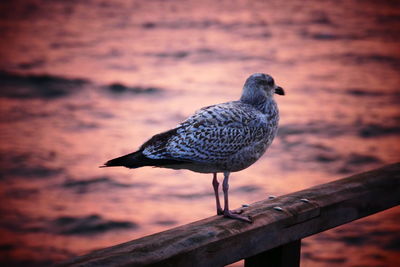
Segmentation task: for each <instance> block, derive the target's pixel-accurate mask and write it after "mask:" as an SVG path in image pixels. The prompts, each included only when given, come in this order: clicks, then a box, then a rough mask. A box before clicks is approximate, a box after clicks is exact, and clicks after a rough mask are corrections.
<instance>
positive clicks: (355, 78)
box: [0, 0, 400, 266]
mask: <svg viewBox="0 0 400 267" xmlns="http://www.w3.org/2000/svg"><path fill="white" fill-rule="evenodd" d="M0 34H1V42H0V140H1V141H0V265H2V266H45V265H49V264H51V263H54V262H57V261H61V260H64V259H67V258H69V257H72V256H75V255H80V254H83V253H87V252H90V251H92V250H93V249H98V248H102V247H105V246H110V245H114V244H117V243H120V242H125V241H128V240H132V239H136V238H139V237H142V236H145V235H148V234H151V233H155V232H159V231H162V230H166V229H169V228H171V227H175V226H178V225H182V224H186V223H189V222H192V221H195V220H199V219H202V218H204V217H208V216H211V215H214V213H215V207H214V205H215V204H214V196H213V190H212V186H211V179H212V175H211V174H209V175H206V174H197V173H192V172H189V171H184V170H182V171H173V170H166V169H156V168H141V169H135V170H128V169H123V168H109V169H99V168H98V166H99V165H101V164H102V163H104V162H105V161H106V160H108V159H111V158H113V157H117V156H120V155H122V154H124V153H129V152H132V151H134V150H136V149H137V148H138V147H139V146H140V145H141V144H142V143H143V142H144V141H146V140H147V139H148V138H149V137H151V136H152V135H153V134H156V133H158V132H160V131H164V130H167V129H169V128H172V127H174V126H175V125H177V124H178V123H179V122H181V121H182V120H183V119H185V118H186V117H187V116H189V115H191V114H192V113H193V112H194V111H195V110H196V109H198V108H201V107H203V106H206V105H211V104H216V103H221V102H226V101H230V100H236V99H238V98H239V97H240V93H241V89H242V86H243V83H244V81H245V79H246V78H247V77H248V76H249V75H250V74H252V73H254V72H264V73H269V74H271V75H272V76H273V77H274V78H275V81H276V82H277V84H278V85H280V86H282V87H283V88H284V89H285V91H286V96H283V97H280V96H277V97H276V99H277V102H278V104H279V107H280V111H281V121H280V132H279V136H278V137H277V138H276V139H275V141H274V143H273V144H272V146H271V147H270V149H269V150H268V151H267V153H266V154H265V155H264V156H263V157H262V158H261V159H260V160H259V161H258V162H257V163H256V164H254V165H253V166H251V167H250V168H248V169H246V170H244V171H241V172H238V173H233V174H232V176H231V194H230V200H231V205H232V207H238V206H240V205H241V204H243V203H252V202H255V201H258V200H261V199H265V198H267V197H268V196H269V195H282V194H286V193H290V192H294V191H297V190H301V189H305V188H307V187H310V186H313V185H317V184H320V183H326V182H328V181H332V180H335V179H339V178H342V177H345V176H349V175H351V174H355V173H358V172H362V171H367V170H370V169H373V168H377V167H380V166H383V165H385V164H389V163H394V162H397V161H399V160H400V145H399V141H400V124H399V123H400V110H399V103H400V89H399V84H400V49H399V48H400V4H399V1H357V0H349V1H345V0H341V1H340V0H339V1H336V0H335V1H333V0H332V1H317V0H312V1H301V0H287V1H278V0H271V1H250V0H249V1H246V0H237V1H211V0H205V1H196V0H188V1H173V0H171V1H158V0H150V1H122V0H107V1H95V0H92V1H49V0H16V1H7V0H6V1H1V3H0ZM399 221H400V210H399V208H394V209H390V210H387V211H385V212H382V213H379V214H376V215H373V216H371V217H368V218H365V219H362V220H359V221H356V222H353V223H351V224H348V225H345V226H342V227H338V228H335V229H332V230H330V231H327V232H324V233H321V234H318V235H315V236H313V237H310V238H306V239H304V240H303V247H302V266H335V265H340V266H399V265H400V258H399V255H400V254H399V253H400V225H399ZM235 266H241V263H237V264H235Z"/></svg>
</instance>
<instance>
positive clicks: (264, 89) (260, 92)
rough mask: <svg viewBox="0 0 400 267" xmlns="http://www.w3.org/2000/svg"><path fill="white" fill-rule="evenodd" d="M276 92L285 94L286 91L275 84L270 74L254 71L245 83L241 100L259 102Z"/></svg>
mask: <svg viewBox="0 0 400 267" xmlns="http://www.w3.org/2000/svg"><path fill="white" fill-rule="evenodd" d="M274 94H278V95H284V94H285V91H284V90H283V89H282V87H280V86H278V85H276V84H275V81H274V79H273V78H272V77H271V76H270V75H268V74H264V73H254V74H252V75H251V76H250V77H249V78H247V80H246V82H245V83H244V86H243V94H242V97H241V100H242V101H244V102H248V103H254V104H257V103H260V102H263V101H264V100H265V99H266V98H272V97H273V96H274Z"/></svg>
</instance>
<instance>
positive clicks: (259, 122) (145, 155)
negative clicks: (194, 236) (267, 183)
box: [101, 73, 285, 223]
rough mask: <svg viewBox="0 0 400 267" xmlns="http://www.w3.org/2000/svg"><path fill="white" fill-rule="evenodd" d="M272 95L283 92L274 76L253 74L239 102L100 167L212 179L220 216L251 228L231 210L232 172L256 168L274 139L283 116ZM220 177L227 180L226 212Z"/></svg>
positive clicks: (203, 112)
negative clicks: (183, 172)
mask: <svg viewBox="0 0 400 267" xmlns="http://www.w3.org/2000/svg"><path fill="white" fill-rule="evenodd" d="M274 94H278V95H284V94H285V92H284V90H283V89H282V88H281V87H279V86H277V85H276V84H275V81H274V79H273V78H272V77H271V76H270V75H268V74H263V73H255V74H252V75H251V76H250V77H249V78H247V80H246V82H245V83H244V86H243V91H242V95H241V97H240V99H239V100H237V101H230V102H226V103H222V104H217V105H212V106H207V107H204V108H201V109H200V110H198V111H196V112H195V113H194V114H193V115H192V116H191V117H189V118H187V119H186V120H185V121H183V122H182V123H180V124H179V125H178V126H177V127H175V128H173V129H171V130H168V131H165V132H162V133H159V134H156V135H154V136H153V137H151V138H150V139H149V140H148V141H146V142H145V143H144V144H143V145H142V146H141V147H140V148H139V149H138V150H137V151H135V152H133V153H130V154H127V155H124V156H121V157H118V158H114V159H111V160H109V161H107V162H106V163H105V164H104V165H103V166H101V167H113V166H123V167H127V168H139V167H144V166H153V167H162V168H169V169H175V170H177V169H187V170H191V171H194V172H199V173H212V174H213V180H212V185H213V189H214V194H215V201H216V207H217V215H223V216H224V217H227V218H232V219H237V220H241V221H245V222H249V223H251V222H252V218H251V217H250V216H244V215H242V214H241V213H242V212H243V210H241V209H239V210H230V209H229V201H228V190H229V182H228V180H229V175H230V173H231V172H237V171H241V170H243V169H245V168H247V167H249V166H250V165H252V164H253V163H255V162H256V161H257V160H258V159H259V158H260V157H261V156H262V155H263V154H264V153H265V151H266V150H267V148H268V147H269V146H270V145H271V143H272V141H273V139H274V138H275V136H276V134H277V131H278V122H279V110H278V106H277V104H276V102H275V100H274ZM217 173H223V175H224V179H223V183H222V190H223V193H224V208H223V209H222V207H221V202H220V199H219V194H218V188H219V182H218V180H217Z"/></svg>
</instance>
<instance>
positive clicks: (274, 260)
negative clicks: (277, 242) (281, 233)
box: [244, 240, 301, 267]
mask: <svg viewBox="0 0 400 267" xmlns="http://www.w3.org/2000/svg"><path fill="white" fill-rule="evenodd" d="M300 251H301V240H296V241H293V242H290V243H288V244H285V245H282V246H279V247H276V248H273V249H270V250H267V251H264V252H261V253H260V254H257V255H254V256H252V257H250V258H247V259H245V260H244V267H298V266H300Z"/></svg>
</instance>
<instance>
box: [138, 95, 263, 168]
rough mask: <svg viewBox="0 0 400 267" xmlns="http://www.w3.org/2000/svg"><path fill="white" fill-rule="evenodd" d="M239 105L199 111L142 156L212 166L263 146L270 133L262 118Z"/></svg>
mask: <svg viewBox="0 0 400 267" xmlns="http://www.w3.org/2000/svg"><path fill="white" fill-rule="evenodd" d="M240 105H244V104H241V103H238V102H228V103H224V104H219V105H215V106H209V107H206V108H203V109H201V110H199V111H198V112H196V113H195V114H194V115H193V116H191V117H190V118H188V119H187V120H186V121H184V122H182V123H181V124H180V125H179V126H178V127H177V128H176V129H174V133H173V134H172V135H169V136H168V138H164V139H163V140H164V141H163V142H162V146H157V147H156V146H154V145H153V146H148V147H147V148H145V149H144V154H145V155H146V156H148V157H152V158H156V157H158V156H161V157H162V158H171V159H179V160H184V161H194V162H215V161H219V160H224V159H226V158H227V157H229V156H231V155H233V154H235V153H237V152H239V151H240V150H242V149H244V148H247V147H249V146H252V145H255V144H257V143H260V142H265V136H266V134H268V131H271V130H270V129H269V128H268V127H267V124H266V123H265V117H262V116H261V113H260V112H256V111H255V110H254V108H252V107H250V106H240ZM239 106H240V107H239Z"/></svg>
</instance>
